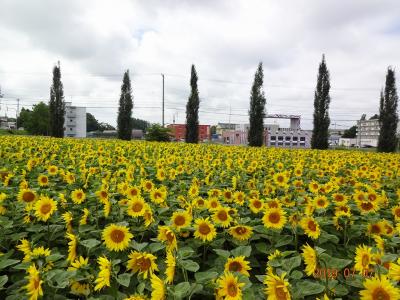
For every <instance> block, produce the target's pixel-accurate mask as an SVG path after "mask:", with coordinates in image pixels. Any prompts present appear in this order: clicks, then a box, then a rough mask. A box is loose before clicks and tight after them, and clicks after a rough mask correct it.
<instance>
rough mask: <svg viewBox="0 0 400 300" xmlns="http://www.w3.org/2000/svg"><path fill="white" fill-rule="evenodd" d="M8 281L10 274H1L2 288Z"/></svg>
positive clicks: (0, 283) (0, 284)
mask: <svg viewBox="0 0 400 300" xmlns="http://www.w3.org/2000/svg"><path fill="white" fill-rule="evenodd" d="M7 281H8V276H7V275H3V276H0V288H2V287H3V286H4V285H5V284H6V283H7Z"/></svg>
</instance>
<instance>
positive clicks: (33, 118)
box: [18, 102, 50, 135]
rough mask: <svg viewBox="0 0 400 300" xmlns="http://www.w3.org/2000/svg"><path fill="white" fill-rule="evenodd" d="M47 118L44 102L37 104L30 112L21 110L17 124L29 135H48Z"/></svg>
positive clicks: (47, 112)
mask: <svg viewBox="0 0 400 300" xmlns="http://www.w3.org/2000/svg"><path fill="white" fill-rule="evenodd" d="M49 117H50V116H49V106H48V105H47V104H46V103H44V102H39V103H38V104H35V105H34V106H33V109H32V110H29V109H25V108H23V109H22V110H21V113H20V115H19V118H18V122H19V124H21V127H24V129H25V130H26V131H27V132H28V133H29V134H32V135H48V134H49Z"/></svg>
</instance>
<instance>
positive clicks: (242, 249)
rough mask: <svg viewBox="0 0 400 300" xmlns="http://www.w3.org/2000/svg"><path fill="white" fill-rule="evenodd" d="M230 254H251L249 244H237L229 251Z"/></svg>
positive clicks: (246, 255)
mask: <svg viewBox="0 0 400 300" xmlns="http://www.w3.org/2000/svg"><path fill="white" fill-rule="evenodd" d="M231 253H232V255H233V256H235V257H237V256H245V257H249V256H250V254H251V246H239V247H237V248H235V249H233V250H232V251H231Z"/></svg>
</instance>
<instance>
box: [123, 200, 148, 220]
mask: <svg viewBox="0 0 400 300" xmlns="http://www.w3.org/2000/svg"><path fill="white" fill-rule="evenodd" d="M145 211H146V202H145V201H144V199H143V198H142V197H135V198H133V199H132V200H129V201H128V208H127V210H126V212H127V214H128V215H129V216H131V217H140V216H143V215H144V213H145Z"/></svg>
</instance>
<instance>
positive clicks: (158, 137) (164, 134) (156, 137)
mask: <svg viewBox="0 0 400 300" xmlns="http://www.w3.org/2000/svg"><path fill="white" fill-rule="evenodd" d="M145 138H146V140H147V141H157V142H169V141H170V138H171V137H170V129H169V128H165V127H162V126H161V125H159V124H154V125H152V126H150V127H149V128H147V133H146V136H145Z"/></svg>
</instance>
